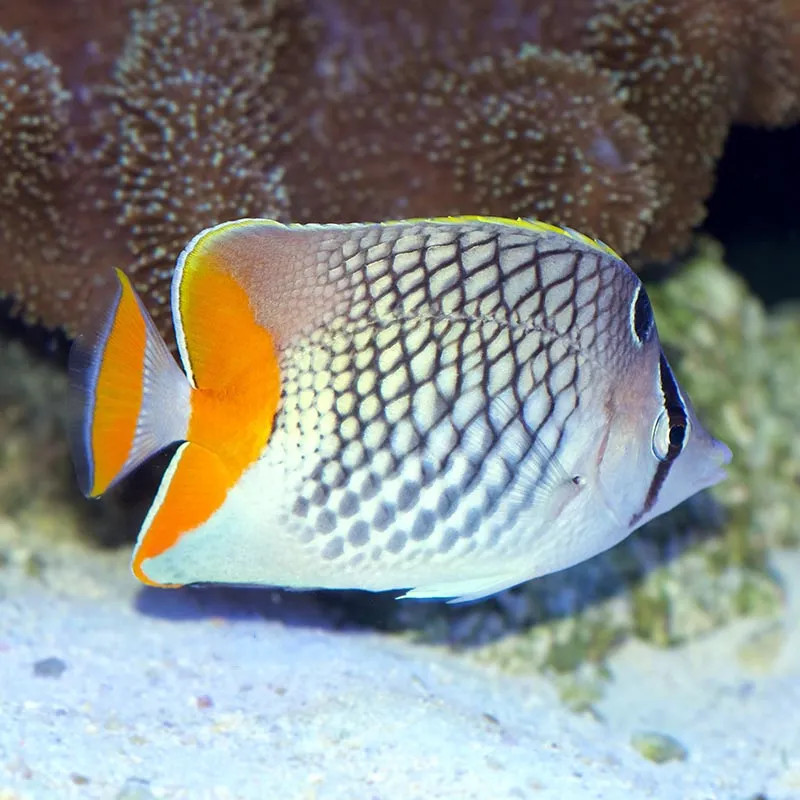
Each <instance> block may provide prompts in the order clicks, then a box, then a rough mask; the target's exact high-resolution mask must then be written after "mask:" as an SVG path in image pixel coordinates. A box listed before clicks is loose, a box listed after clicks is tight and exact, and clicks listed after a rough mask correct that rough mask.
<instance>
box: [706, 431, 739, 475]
mask: <svg viewBox="0 0 800 800" xmlns="http://www.w3.org/2000/svg"><path fill="white" fill-rule="evenodd" d="M709 439H710V444H711V458H710V459H709V469H708V471H707V472H706V474H705V476H704V478H705V485H706V486H713V485H714V484H716V483H719V482H720V481H723V480H725V478H727V477H728V470H726V469H725V467H726V466H727V465H728V464H730V463H731V459H732V458H733V453H732V452H731V449H730V447H728V445H726V444H725V443H724V442H721V441H719V439H714V438H713V437H709Z"/></svg>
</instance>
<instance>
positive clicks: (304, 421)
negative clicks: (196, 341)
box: [265, 224, 636, 569]
mask: <svg viewBox="0 0 800 800" xmlns="http://www.w3.org/2000/svg"><path fill="white" fill-rule="evenodd" d="M325 233H326V234H330V233H333V234H334V236H333V239H334V240H335V242H336V244H335V246H333V245H331V242H330V240H326V242H327V243H326V246H325V247H324V248H322V250H323V252H326V253H327V258H326V259H325V260H324V261H323V262H322V263H321V265H320V262H319V261H318V262H317V264H318V268H319V269H320V272H324V271H325V270H327V272H328V273H332V280H334V281H337V282H339V281H341V282H344V281H345V280H346V281H347V284H346V285H347V290H348V296H349V303H348V304H345V305H344V306H343V309H342V310H341V311H340V312H339V313H337V314H331V315H330V317H329V321H328V322H327V323H326V324H322V325H317V326H316V327H314V328H313V329H312V330H311V331H310V332H309V333H307V334H306V335H303V336H299V337H297V338H296V340H295V342H294V343H292V344H289V345H287V346H286V347H285V348H284V350H283V354H282V360H281V373H282V376H283V397H282V405H281V409H280V411H279V414H278V416H277V417H276V421H275V428H274V430H273V435H272V439H271V440H270V443H269V445H268V447H267V450H266V452H265V458H266V459H268V460H269V461H270V462H271V463H272V464H274V465H275V466H276V468H278V469H280V470H281V471H282V475H283V480H285V481H288V484H286V485H287V486H291V487H292V489H291V491H287V492H286V496H287V498H288V497H291V498H292V499H291V501H288V500H287V504H286V508H285V509H284V511H283V514H284V518H283V519H282V521H281V522H282V525H284V526H286V527H287V528H288V529H290V530H296V532H297V537H298V539H299V540H300V541H302V542H303V543H304V545H305V546H306V547H307V548H309V549H311V550H313V551H315V552H316V553H317V554H318V555H319V556H321V558H322V559H323V560H324V561H331V562H337V563H339V562H340V560H344V561H346V562H347V563H348V564H351V563H352V562H358V563H370V564H373V565H374V563H375V562H379V563H381V564H382V565H383V566H386V564H387V563H400V562H402V563H408V562H413V561H415V560H416V559H420V558H423V556H424V557H425V558H426V559H429V558H432V559H434V562H436V563H438V560H443V561H451V560H457V561H458V562H459V563H460V564H461V565H462V568H464V565H465V562H464V558H465V557H468V556H469V554H472V556H473V557H474V558H475V559H476V560H477V561H476V565H478V564H479V562H481V561H482V559H484V558H485V557H486V555H487V553H489V552H491V553H492V555H493V557H495V558H498V559H503V558H508V557H509V556H515V555H519V554H521V553H523V552H526V551H528V550H529V549H530V544H531V539H532V538H535V537H537V536H539V535H540V534H541V532H542V530H544V526H545V525H546V524H547V523H548V522H551V521H552V519H550V518H548V514H547V508H546V502H545V500H546V491H545V490H546V489H547V487H551V488H552V483H553V480H554V474H555V473H556V471H557V467H556V464H557V462H558V461H559V460H560V459H564V458H565V457H566V456H568V453H567V450H568V448H569V443H570V439H571V437H570V430H569V428H570V425H571V426H572V427H573V428H574V427H576V426H578V427H579V426H580V425H581V424H583V425H585V421H584V422H583V423H581V421H580V415H579V414H578V409H579V405H580V404H581V403H582V404H583V406H584V409H585V413H588V414H589V415H590V416H592V413H593V412H592V409H595V410H596V409H597V408H598V407H599V406H598V402H599V400H600V398H601V397H602V395H603V392H602V391H601V390H599V389H598V383H599V384H602V383H603V381H607V380H608V370H598V366H597V364H598V362H599V361H602V360H603V359H605V358H607V357H610V356H613V353H614V347H613V346H609V345H607V344H604V342H603V337H604V336H606V337H608V336H609V335H611V334H610V332H613V331H614V330H615V327H614V326H615V325H617V327H618V328H619V331H620V333H619V335H620V336H622V334H623V333H624V334H625V335H629V333H628V328H629V321H628V311H627V306H625V311H624V313H621V312H620V313H621V316H622V320H621V322H619V324H617V323H616V322H615V321H614V320H613V319H611V317H613V313H614V303H615V302H617V300H618V298H619V296H620V294H622V293H624V292H623V291H622V290H626V289H628V288H629V286H633V285H635V283H636V279H635V277H633V276H629V275H628V274H627V273H626V271H625V270H624V269H622V270H621V269H618V268H617V264H616V261H614V260H611V259H610V257H609V256H608V254H606V253H603V252H598V251H597V250H596V249H594V248H589V247H585V246H584V247H579V248H578V249H577V250H576V249H575V248H574V247H572V244H573V242H571V241H570V240H566V241H565V239H566V237H563V236H549V237H548V239H549V240H548V241H544V238H545V237H544V236H541V235H536V236H531V235H530V234H529V233H528V232H527V231H521V232H517V231H515V230H511V231H507V230H505V229H502V228H501V229H497V228H494V229H491V228H490V229H488V230H487V229H486V227H485V226H478V227H474V226H463V228H460V229H459V228H455V226H435V225H425V224H421V225H415V226H408V227H407V228H400V227H399V226H398V227H396V228H394V227H393V228H380V227H377V226H375V227H372V228H370V229H366V230H365V229H335V230H333V231H331V230H330V229H327V230H325ZM389 234H391V235H389ZM623 266H624V265H623ZM318 274H319V273H318ZM631 278H632V280H631ZM628 294H630V291H628ZM626 302H627V301H626ZM620 305H622V304H620ZM604 315H605V316H606V317H608V318H609V319H605V320H604V319H602V317H603V316H604ZM598 379H599V380H598ZM600 389H602V386H601V387H600ZM592 425H593V426H594V427H598V426H597V424H596V420H594V421H592ZM542 445H543V446H544V448H545V450H546V451H547V452H548V453H549V454H550V458H549V459H545V460H542V459H541V457H539V456H538V455H537V448H540V446H542ZM567 460H569V459H567ZM563 477H564V476H561V479H563ZM566 477H567V478H568V477H569V476H566ZM543 498H545V500H543ZM542 503H545V507H541V506H542ZM537 504H538V505H539V506H540V508H538V509H537V510H538V511H539V512H540V515H539V516H540V524H538V525H536V524H531V517H530V510H531V508H533V507H536V506H537ZM479 565H480V567H481V569H485V564H482V563H480V564H479Z"/></svg>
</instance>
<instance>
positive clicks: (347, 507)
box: [339, 490, 359, 517]
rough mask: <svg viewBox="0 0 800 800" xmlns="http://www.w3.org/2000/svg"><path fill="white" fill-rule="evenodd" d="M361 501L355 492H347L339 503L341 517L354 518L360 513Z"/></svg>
mask: <svg viewBox="0 0 800 800" xmlns="http://www.w3.org/2000/svg"><path fill="white" fill-rule="evenodd" d="M358 508H359V501H358V495H357V494H356V493H355V492H351V491H349V490H348V491H346V492H345V493H344V496H343V497H342V499H341V500H340V501H339V516H340V517H352V516H353V514H355V513H356V511H358Z"/></svg>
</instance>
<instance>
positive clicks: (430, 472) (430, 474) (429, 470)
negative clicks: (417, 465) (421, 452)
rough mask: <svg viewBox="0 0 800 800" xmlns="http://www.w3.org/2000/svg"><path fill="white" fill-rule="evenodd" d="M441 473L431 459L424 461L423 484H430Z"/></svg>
mask: <svg viewBox="0 0 800 800" xmlns="http://www.w3.org/2000/svg"><path fill="white" fill-rule="evenodd" d="M438 474H439V470H438V469H436V467H435V466H434V465H433V464H432V463H431V462H430V461H423V462H422V485H423V486H430V485H431V484H432V483H433V482H434V481H435V480H436V476H437V475H438Z"/></svg>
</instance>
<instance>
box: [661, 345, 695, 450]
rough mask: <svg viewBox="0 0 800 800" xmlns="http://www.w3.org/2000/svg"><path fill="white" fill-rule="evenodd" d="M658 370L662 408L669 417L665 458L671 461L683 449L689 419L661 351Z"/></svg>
mask: <svg viewBox="0 0 800 800" xmlns="http://www.w3.org/2000/svg"><path fill="white" fill-rule="evenodd" d="M658 372H659V377H660V379H661V393H662V394H663V395H664V408H665V409H666V410H667V418H668V419H669V441H668V444H667V447H668V450H667V458H666V460H667V461H672V460H673V459H674V458H676V457H677V456H678V455H679V454H680V452H681V450H683V443H684V441H685V440H686V426H687V425H688V424H689V419H688V417H687V416H686V406H685V405H684V403H683V398H682V397H681V393H680V391H678V384H677V382H676V381H675V376H674V375H673V374H672V370H671V369H670V368H669V364H668V363H667V359H666V358H664V354H663V353H662V354H661V359H660V361H659V364H658Z"/></svg>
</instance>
